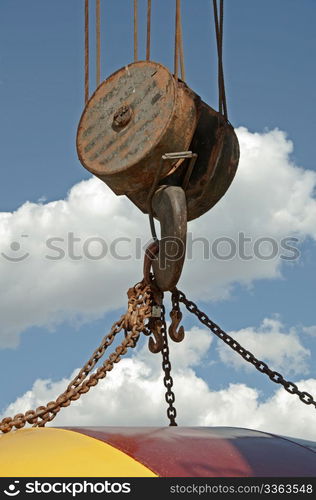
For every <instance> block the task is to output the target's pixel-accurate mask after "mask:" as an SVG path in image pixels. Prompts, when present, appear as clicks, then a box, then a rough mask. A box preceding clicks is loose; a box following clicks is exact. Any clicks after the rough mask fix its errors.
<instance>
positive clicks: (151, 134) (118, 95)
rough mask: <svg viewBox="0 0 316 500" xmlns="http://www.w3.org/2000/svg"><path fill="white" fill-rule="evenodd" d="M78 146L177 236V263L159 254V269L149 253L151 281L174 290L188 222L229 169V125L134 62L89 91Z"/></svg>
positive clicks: (111, 182) (161, 70)
mask: <svg viewBox="0 0 316 500" xmlns="http://www.w3.org/2000/svg"><path fill="white" fill-rule="evenodd" d="M77 151H78V156H79V159H80V161H81V163H82V164H83V166H84V167H85V168H87V169H88V170H89V171H90V172H91V173H93V174H95V175H96V176H97V177H99V178H100V179H101V180H103V181H104V182H105V183H106V184H107V185H108V186H109V187H110V188H111V189H112V190H113V191H114V192H115V193H116V194H117V195H122V194H125V195H126V196H128V198H129V199H130V200H131V201H132V202H133V203H135V205H137V207H138V208H139V209H140V210H141V211H142V212H143V213H151V215H152V216H153V217H155V218H157V219H159V221H160V224H161V233H162V235H164V237H165V236H168V237H170V238H171V240H172V241H175V240H176V239H177V238H180V240H181V241H180V243H181V245H182V246H183V247H184V253H182V255H181V257H180V258H179V260H178V261H176V260H175V259H169V261H168V259H167V260H166V259H162V260H163V262H164V268H162V267H161V265H160V262H161V259H160V260H159V259H158V258H156V259H153V270H154V274H155V277H156V280H157V285H158V287H159V288H160V289H161V290H171V289H173V288H174V287H175V285H176V284H177V281H178V279H179V277H180V274H181V270H182V265H183V261H184V254H185V239H186V223H187V221H188V220H192V219H195V218H197V217H200V216H201V215H202V214H204V213H205V212H207V211H208V210H209V209H210V208H212V207H213V206H214V205H215V204H216V203H217V202H218V201H219V200H220V198H221V197H222V196H223V195H224V194H225V192H226V191H227V189H228V187H229V186H230V184H231V182H232V180H233V178H234V175H235V173H236V169H237V165H238V160H239V146H238V140H237V137H236V135H235V132H234V129H233V127H232V126H231V125H230V124H229V123H228V122H227V120H226V119H225V118H224V117H223V116H222V115H221V114H220V113H218V112H217V111H215V110H213V109H212V108H211V107H210V106H208V105H207V104H206V103H204V102H203V101H201V99H200V97H199V96H198V95H197V94H196V93H195V92H193V91H192V90H191V89H190V88H189V87H188V86H187V85H186V84H185V83H183V82H182V81H181V80H178V79H177V80H176V79H175V77H174V76H173V75H172V74H171V73H170V72H169V70H168V69H167V68H165V67H164V66H162V65H161V64H159V63H156V62H152V61H146V62H145V61H140V62H135V63H132V64H130V65H128V66H126V67H124V68H122V69H120V70H119V71H117V72H116V73H114V74H113V75H111V76H110V77H109V78H108V79H107V80H105V81H104V82H103V83H102V84H101V85H100V86H99V87H98V88H97V90H96V91H95V93H94V94H93V95H92V97H91V99H90V100H89V101H88V103H87V105H86V107H85V110H84V112H83V114H82V117H81V120H80V123H79V128H78V133H77ZM179 152H180V153H179ZM189 152H192V154H189ZM172 153H176V154H172ZM192 157H194V161H192ZM162 159H167V160H168V161H162ZM157 177H158V178H157ZM153 187H154V190H155V192H154V193H151V190H152V188H153ZM149 193H151V195H152V196H151V197H150V199H149ZM177 217H178V218H179V220H178V219H177ZM177 220H178V222H177ZM178 226H180V229H179V227H178ZM159 251H161V248H160V250H159ZM166 253H167V252H166Z"/></svg>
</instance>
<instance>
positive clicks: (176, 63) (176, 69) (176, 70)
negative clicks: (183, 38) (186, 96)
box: [174, 0, 181, 80]
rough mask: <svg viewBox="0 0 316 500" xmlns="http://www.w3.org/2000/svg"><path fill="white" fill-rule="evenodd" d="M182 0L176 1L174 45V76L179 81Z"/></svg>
mask: <svg viewBox="0 0 316 500" xmlns="http://www.w3.org/2000/svg"><path fill="white" fill-rule="evenodd" d="M180 9H181V0H176V26H175V45H174V76H175V79H176V80H177V79H178V75H179V47H180V14H181V11H180Z"/></svg>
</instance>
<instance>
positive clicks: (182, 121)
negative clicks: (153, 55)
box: [77, 61, 200, 194]
mask: <svg viewBox="0 0 316 500" xmlns="http://www.w3.org/2000/svg"><path fill="white" fill-rule="evenodd" d="M199 105H200V98H199V97H198V96H197V95H196V94H195V93H194V92H193V91H192V90H191V89H189V88H188V87H187V86H186V85H185V84H184V83H182V82H181V81H176V80H175V78H174V77H173V76H172V75H171V73H170V72H169V71H168V69H167V68H165V67H164V66H162V65H161V64H159V63H156V62H151V61H146V62H144V61H140V62H136V63H133V64H130V65H128V66H126V67H124V68H122V69H120V70H118V71H117V72H116V73H114V74H112V75H111V76H110V77H109V78H108V79H107V80H105V81H104V82H103V83H102V84H101V85H100V86H99V87H98V88H97V90H96V91H95V93H94V94H93V95H92V97H91V99H90V100H89V101H88V103H87V105H86V107H85V109H84V112H83V114H82V117H81V120H80V123H79V127H78V133H77V151H78V156H79V159H80V161H81V163H82V165H83V166H84V167H85V168H86V169H88V170H89V171H90V172H91V173H93V174H95V175H96V176H97V177H99V178H100V179H101V180H103V181H104V182H105V183H106V184H107V185H108V186H109V187H110V188H111V189H112V190H113V191H114V192H115V193H116V194H130V193H136V192H138V191H141V190H143V189H146V188H149V187H150V186H151V185H152V183H153V181H154V178H155V172H156V169H157V167H158V166H159V164H160V160H161V156H162V155H163V154H165V153H167V152H172V151H186V150H187V149H188V148H189V146H190V144H191V141H192V138H193V135H194V133H195V130H196V127H197V124H198V118H199V107H200V106H199ZM180 164H181V161H174V162H173V163H172V162H168V163H165V164H164V168H163V170H162V172H161V174H162V177H165V176H166V175H168V174H170V173H171V172H172V171H173V170H174V169H175V168H176V167H177V166H178V165H180Z"/></svg>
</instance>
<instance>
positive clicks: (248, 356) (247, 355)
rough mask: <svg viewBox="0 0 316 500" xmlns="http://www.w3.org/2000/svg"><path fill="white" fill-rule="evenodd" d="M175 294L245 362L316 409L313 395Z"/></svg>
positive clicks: (192, 304) (194, 305)
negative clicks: (275, 369)
mask: <svg viewBox="0 0 316 500" xmlns="http://www.w3.org/2000/svg"><path fill="white" fill-rule="evenodd" d="M174 293H177V294H178V298H179V302H182V303H183V304H184V305H185V307H186V308H187V310H188V311H189V312H191V313H192V314H194V315H195V316H196V317H197V318H198V319H199V321H200V322H201V323H202V324H203V325H205V326H207V328H209V329H210V330H211V331H212V332H213V333H214V334H215V335H216V336H217V337H218V338H220V339H221V340H223V341H224V342H225V344H227V345H228V346H229V347H230V348H231V349H233V350H234V351H235V352H237V353H238V354H240V356H241V357H242V358H243V359H244V360H245V361H247V362H248V363H251V364H252V365H254V367H255V368H256V369H257V370H258V371H259V372H260V373H264V374H265V375H267V376H268V377H269V378H270V380H272V382H275V383H276V384H281V385H282V386H283V387H284V389H285V390H286V391H287V392H288V393H290V394H295V395H297V396H298V397H299V399H300V401H302V403H304V404H306V405H313V406H314V407H315V408H316V401H315V400H314V398H313V396H312V395H311V394H309V393H308V392H304V391H300V390H299V388H298V387H297V385H296V384H294V383H293V382H289V381H288V380H286V379H285V378H284V377H283V376H282V375H281V374H280V373H278V372H276V371H273V370H271V369H270V368H269V367H268V365H267V364H266V363H264V362H263V361H261V360H259V359H257V358H256V357H255V356H254V355H253V354H252V353H251V352H249V351H247V350H246V349H245V348H244V347H242V346H241V345H240V344H239V342H237V341H236V340H234V339H233V338H232V337H231V336H230V335H228V333H225V332H224V331H223V330H222V329H221V328H220V327H219V326H218V325H216V323H214V322H213V321H212V320H211V319H210V318H209V317H208V316H207V315H206V314H205V313H204V312H202V311H200V309H199V308H198V307H197V305H196V304H195V303H194V302H192V301H190V300H188V299H187V298H186V296H185V295H184V293H183V292H180V291H179V290H176V291H175V292H174Z"/></svg>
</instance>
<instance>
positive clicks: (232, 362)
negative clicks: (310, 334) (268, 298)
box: [218, 318, 311, 375]
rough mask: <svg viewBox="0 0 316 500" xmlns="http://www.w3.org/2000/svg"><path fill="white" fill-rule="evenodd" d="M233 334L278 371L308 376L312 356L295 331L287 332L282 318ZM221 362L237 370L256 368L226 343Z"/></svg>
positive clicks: (219, 345) (221, 347)
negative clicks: (309, 361)
mask: <svg viewBox="0 0 316 500" xmlns="http://www.w3.org/2000/svg"><path fill="white" fill-rule="evenodd" d="M230 335H231V336H232V337H233V338H234V339H235V340H237V342H239V343H240V344H241V345H242V346H243V347H245V348H246V349H247V350H248V351H250V352H252V353H253V354H254V355H255V356H256V357H257V358H259V359H261V360H262V361H265V362H267V363H268V364H269V365H271V368H273V369H274V370H280V371H282V372H283V373H285V374H295V375H296V374H299V373H301V374H306V373H308V370H309V368H308V360H309V357H310V355H311V352H310V350H309V349H306V348H305V347H304V346H303V345H302V344H301V342H300V338H299V336H298V334H297V331H296V329H295V328H291V329H290V330H289V332H284V326H283V324H282V323H281V321H279V320H278V319H273V318H265V319H264V320H263V322H262V324H261V325H260V326H259V328H254V327H248V328H242V329H241V330H239V331H232V332H230ZM218 352H219V356H220V359H221V361H223V362H224V363H226V364H228V365H229V366H231V367H234V368H236V369H239V368H242V369H246V370H248V371H250V370H251V369H252V367H251V366H250V365H249V364H248V363H245V361H244V360H243V359H242V358H241V357H240V355H238V354H237V353H236V352H234V351H232V349H230V348H229V347H228V346H227V345H226V344H223V343H219V344H218Z"/></svg>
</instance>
